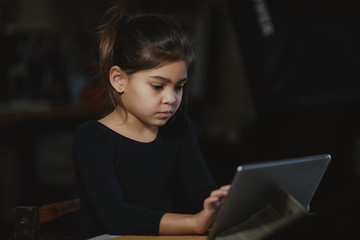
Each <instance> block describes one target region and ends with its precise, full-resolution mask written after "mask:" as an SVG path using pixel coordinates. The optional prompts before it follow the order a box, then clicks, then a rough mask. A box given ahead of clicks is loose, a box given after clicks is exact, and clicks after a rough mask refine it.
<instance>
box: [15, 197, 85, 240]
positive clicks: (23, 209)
mask: <svg viewBox="0 0 360 240" xmlns="http://www.w3.org/2000/svg"><path fill="white" fill-rule="evenodd" d="M79 210H80V201H79V199H72V200H66V201H60V202H55V203H50V204H46V205H42V206H39V207H34V206H18V207H16V208H15V210H14V215H13V219H14V226H15V234H14V237H15V240H40V239H41V240H45V239H49V240H50V239H75V238H76V222H77V219H76V216H77V213H78V211H79ZM67 217H68V218H67Z"/></svg>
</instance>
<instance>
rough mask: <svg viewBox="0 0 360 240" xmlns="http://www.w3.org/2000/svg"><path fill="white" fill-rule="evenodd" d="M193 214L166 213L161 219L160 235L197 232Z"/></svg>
mask: <svg viewBox="0 0 360 240" xmlns="http://www.w3.org/2000/svg"><path fill="white" fill-rule="evenodd" d="M195 233H196V232H195V230H194V224H193V215H190V214H176V213H165V214H164V215H163V217H162V218H161V221H160V227H159V234H160V235H180V234H195Z"/></svg>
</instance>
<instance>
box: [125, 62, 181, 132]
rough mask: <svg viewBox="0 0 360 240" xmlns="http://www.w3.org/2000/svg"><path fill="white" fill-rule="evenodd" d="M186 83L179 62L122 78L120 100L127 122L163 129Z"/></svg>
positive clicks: (176, 105) (178, 104) (176, 106)
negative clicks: (126, 115)
mask: <svg viewBox="0 0 360 240" xmlns="http://www.w3.org/2000/svg"><path fill="white" fill-rule="evenodd" d="M186 81H187V66H186V64H185V63H184V62H183V61H178V62H171V63H167V64H165V65H162V66H160V67H158V68H154V69H150V70H144V71H139V72H136V73H134V74H132V75H126V77H125V78H124V81H123V84H124V85H123V89H124V92H123V94H122V95H121V97H120V98H121V101H122V102H123V104H124V107H125V109H126V111H127V113H128V121H133V122H132V123H135V124H141V125H145V126H148V127H154V126H155V127H159V126H162V125H164V124H165V123H166V122H167V121H168V120H169V118H170V117H171V116H172V115H173V114H174V113H175V112H176V111H177V110H178V108H179V106H180V103H181V99H182V94H183V87H184V84H185V83H186Z"/></svg>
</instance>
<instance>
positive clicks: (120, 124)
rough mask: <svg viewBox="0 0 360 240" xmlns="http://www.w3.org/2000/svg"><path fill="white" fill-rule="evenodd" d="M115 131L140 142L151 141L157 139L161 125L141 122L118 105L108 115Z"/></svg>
mask: <svg viewBox="0 0 360 240" xmlns="http://www.w3.org/2000/svg"><path fill="white" fill-rule="evenodd" d="M108 116H109V118H110V120H111V122H112V125H113V128H114V129H116V130H115V131H116V132H118V133H120V134H121V135H124V136H125V137H128V138H131V139H133V140H136V141H140V142H151V141H153V140H155V138H156V136H157V133H158V130H159V127H158V126H149V125H146V124H144V123H143V122H141V121H140V120H139V119H137V118H136V117H135V116H133V115H131V114H127V113H126V112H125V111H124V110H123V109H121V108H120V107H117V108H115V109H114V111H113V112H112V113H111V114H109V115H108Z"/></svg>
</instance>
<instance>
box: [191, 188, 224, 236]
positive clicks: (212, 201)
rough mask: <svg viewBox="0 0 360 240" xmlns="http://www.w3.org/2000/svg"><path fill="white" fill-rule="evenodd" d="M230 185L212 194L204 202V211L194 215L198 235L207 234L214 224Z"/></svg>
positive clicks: (195, 229)
mask: <svg viewBox="0 0 360 240" xmlns="http://www.w3.org/2000/svg"><path fill="white" fill-rule="evenodd" d="M229 189H230V185H226V186H222V187H221V188H220V189H217V190H214V191H212V192H211V194H210V196H209V197H208V198H207V199H205V201H204V209H203V210H202V211H201V212H199V213H197V214H195V215H193V219H192V220H193V224H194V231H195V233H197V234H202V233H205V232H206V231H207V230H208V229H209V227H210V226H211V223H212V222H213V220H214V218H215V216H216V213H217V212H218V210H219V207H220V204H221V200H222V199H223V198H224V197H225V196H226V195H227V194H228V192H229Z"/></svg>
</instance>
